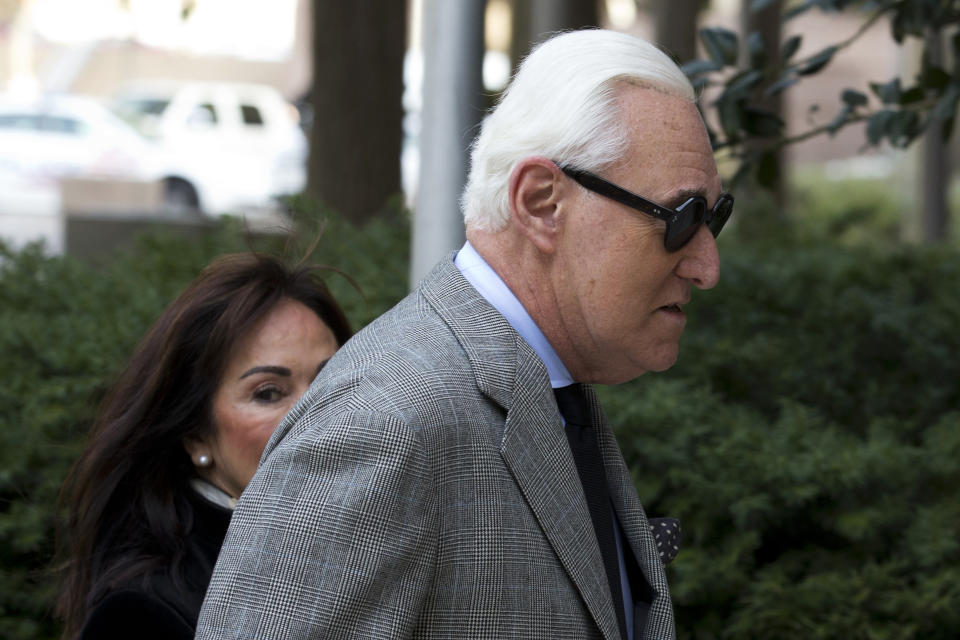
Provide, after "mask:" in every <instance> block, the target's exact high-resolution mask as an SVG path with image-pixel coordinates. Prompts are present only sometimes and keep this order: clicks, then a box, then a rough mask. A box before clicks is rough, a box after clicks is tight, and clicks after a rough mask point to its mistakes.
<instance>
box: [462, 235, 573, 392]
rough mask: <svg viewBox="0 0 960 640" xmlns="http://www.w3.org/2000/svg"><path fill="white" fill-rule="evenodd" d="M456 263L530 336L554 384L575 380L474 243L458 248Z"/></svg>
mask: <svg viewBox="0 0 960 640" xmlns="http://www.w3.org/2000/svg"><path fill="white" fill-rule="evenodd" d="M453 264H454V265H456V267H457V268H458V269H459V270H460V272H461V273H462V274H463V277H464V278H466V279H467V282H469V283H470V284H472V285H473V288H474V289H476V290H477V292H479V293H480V295H481V296H483V298H484V299H486V301H487V302H489V303H490V304H491V305H493V308H494V309H496V310H497V311H499V312H500V313H501V314H502V315H503V317H504V318H506V319H507V322H509V323H510V326H512V327H513V328H514V329H516V331H517V333H519V334H520V337H521V338H523V339H524V340H526V342H527V344H529V345H530V346H531V347H532V348H533V350H534V352H536V354H537V355H538V356H539V357H540V360H542V361H543V364H544V365H545V366H546V367H547V374H548V375H549V376H550V386H551V387H565V386H567V385H569V384H573V383H574V382H575V381H574V379H573V376H571V375H570V372H569V371H567V368H566V367H565V366H564V364H563V362H562V361H561V360H560V356H558V355H557V352H556V351H554V349H553V347H552V346H551V345H550V343H549V342H548V341H547V337H546V336H545V335H543V332H542V331H540V328H539V327H538V326H537V324H536V323H535V322H534V321H533V318H531V317H530V314H529V313H527V310H526V309H524V308H523V305H522V304H520V301H519V300H518V299H517V296H515V295H513V292H512V291H510V287H508V286H507V283H505V282H504V281H503V279H501V278H500V276H499V275H497V272H496V271H494V270H493V268H492V267H491V266H490V265H489V264H487V261H486V260H484V259H483V257H482V256H481V255H480V254H479V253H477V250H476V249H474V248H473V245H471V244H470V242H469V241H467V242H466V243H465V244H464V245H463V248H462V249H460V251H458V252H457V255H456V257H455V258H454V260H453Z"/></svg>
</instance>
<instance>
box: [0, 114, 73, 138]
mask: <svg viewBox="0 0 960 640" xmlns="http://www.w3.org/2000/svg"><path fill="white" fill-rule="evenodd" d="M0 129H12V130H17V131H44V132H47V133H60V134H66V135H74V136H79V135H83V134H85V133H86V132H87V130H88V129H89V126H88V125H87V124H86V123H85V122H82V121H80V120H77V119H76V118H67V117H64V116H51V115H46V114H33V113H5V114H3V115H0Z"/></svg>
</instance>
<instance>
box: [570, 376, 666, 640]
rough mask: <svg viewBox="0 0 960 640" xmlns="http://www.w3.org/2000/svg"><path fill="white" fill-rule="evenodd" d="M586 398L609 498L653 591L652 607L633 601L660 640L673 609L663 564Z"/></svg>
mask: <svg viewBox="0 0 960 640" xmlns="http://www.w3.org/2000/svg"><path fill="white" fill-rule="evenodd" d="M587 397H588V398H589V401H590V405H591V409H592V416H593V423H594V425H596V426H598V429H597V431H598V434H599V438H600V451H601V453H602V455H603V464H604V468H605V469H606V472H607V486H608V487H609V489H610V497H611V499H612V500H613V505H614V509H615V510H616V512H617V518H619V519H620V525H621V526H622V527H623V531H624V533H625V534H626V538H627V542H628V543H629V545H630V550H631V551H633V556H634V558H635V559H636V561H637V564H638V565H639V568H640V571H641V572H642V573H643V576H644V578H646V582H647V584H648V585H649V587H650V588H651V589H652V593H651V594H649V595H650V597H651V599H652V604H651V605H650V606H649V607H645V606H644V605H643V604H642V603H641V602H640V601H641V600H642V596H643V595H644V594H637V593H634V600H635V601H637V602H638V605H639V606H640V608H641V609H647V610H649V611H648V613H649V615H650V616H651V617H653V618H655V619H653V620H652V621H651V624H647V625H646V627H647V629H648V630H652V633H651V634H650V637H656V638H660V637H663V634H664V633H669V634H670V636H672V635H673V608H672V605H671V603H670V593H669V589H668V587H667V578H666V574H665V572H664V570H663V563H662V562H661V561H660V556H659V554H658V552H657V544H656V541H655V540H654V538H653V533H652V532H651V531H650V524H649V522H648V521H647V516H646V513H645V512H644V509H643V505H642V504H641V503H640V498H639V497H638V496H637V489H636V487H635V486H634V484H633V479H632V478H631V477H630V471H629V469H628V468H627V465H626V463H625V462H624V460H623V455H622V454H621V453H620V447H619V446H618V445H617V441H616V438H615V436H614V434H613V432H612V431H611V430H610V427H609V425H607V421H606V417H605V416H604V414H603V409H602V408H601V406H600V402H599V400H598V399H597V395H596V393H595V392H594V390H593V389H592V388H590V387H588V391H587ZM665 630H666V631H665ZM642 637H646V636H641V635H635V636H634V638H635V640H640V639H641V638H642Z"/></svg>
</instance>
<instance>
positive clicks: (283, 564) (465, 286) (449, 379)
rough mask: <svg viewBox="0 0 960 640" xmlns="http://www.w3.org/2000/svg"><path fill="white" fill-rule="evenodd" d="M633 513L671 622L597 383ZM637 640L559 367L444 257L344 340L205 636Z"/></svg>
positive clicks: (218, 585) (233, 554)
mask: <svg viewBox="0 0 960 640" xmlns="http://www.w3.org/2000/svg"><path fill="white" fill-rule="evenodd" d="M588 394H589V395H590V397H591V403H592V406H593V420H594V423H595V425H597V426H599V427H600V428H599V429H597V431H598V433H599V438H600V449H601V451H602V453H603V456H604V460H605V464H606V468H607V470H608V471H607V473H608V478H607V479H608V482H609V485H610V490H611V493H612V498H613V501H614V503H615V508H616V511H617V515H618V516H619V518H620V522H621V523H622V525H623V528H624V530H625V532H626V536H627V539H628V542H629V545H630V548H631V549H632V551H633V553H634V555H635V556H636V558H637V560H638V564H639V565H640V567H641V569H642V571H643V573H644V574H645V576H646V578H647V581H648V582H649V583H650V585H651V586H652V587H653V589H654V591H655V592H656V593H655V595H654V598H653V603H652V605H651V607H650V610H649V614H648V615H647V616H646V625H645V628H643V629H640V630H638V633H637V634H636V638H638V640H639V639H640V638H656V639H661V638H673V636H674V627H673V612H672V607H671V603H670V595H669V592H668V590H667V583H666V579H665V577H664V572H663V567H662V565H661V563H660V560H659V559H658V554H657V550H656V549H657V547H656V544H655V542H654V539H653V536H652V534H651V533H650V530H649V527H648V524H647V518H646V516H645V515H644V511H643V507H642V506H641V505H640V501H639V499H638V498H637V493H636V490H635V488H634V486H633V484H632V482H631V480H630V476H629V474H628V471H627V467H626V465H625V464H624V461H623V457H622V455H621V453H620V450H619V448H618V447H617V443H616V441H615V439H614V436H613V434H612V432H611V431H610V429H609V428H608V427H607V425H606V422H605V420H604V417H603V415H602V412H601V410H600V406H599V404H598V403H597V400H596V396H595V395H593V392H592V390H589V391H588ZM618 637H619V631H618V629H617V618H616V614H615V613H614V610H613V605H612V603H611V597H610V592H609V588H608V586H607V582H606V579H605V577H604V573H603V562H602V559H601V555H600V550H599V548H598V545H597V541H596V537H595V534H594V530H593V526H592V524H591V521H590V515H589V511H588V508H587V504H586V500H585V498H584V496H583V490H582V488H581V485H580V482H579V479H578V477H577V472H576V468H575V466H574V462H573V457H572V455H571V453H570V448H569V445H568V444H567V440H566V437H565V436H564V433H563V427H562V423H561V421H560V416H559V414H558V412H557V405H556V401H555V400H554V397H553V393H552V391H551V388H550V383H549V379H548V377H547V372H546V368H545V367H544V365H543V363H542V362H541V361H540V359H539V358H538V357H537V355H536V354H535V353H534V351H533V350H532V349H531V348H530V346H529V345H528V344H527V343H526V342H525V341H524V340H523V339H522V338H521V337H520V336H519V334H517V333H516V331H514V330H513V328H512V327H511V326H510V325H509V324H508V323H507V321H506V320H505V319H504V317H503V316H502V315H500V313H499V312H497V311H496V310H495V309H494V308H493V307H492V306H491V305H490V304H489V303H488V302H486V300H484V299H483V298H482V297H481V296H480V295H479V294H478V293H477V292H476V290H475V289H474V288H473V287H472V286H471V285H470V284H469V283H468V282H467V281H466V280H465V279H464V278H463V276H462V275H461V274H460V272H459V271H458V270H457V268H456V267H455V266H454V265H453V263H452V262H451V261H450V260H449V259H447V260H444V261H443V262H441V263H440V264H439V265H438V266H437V267H436V268H435V269H434V270H433V271H432V272H431V274H430V275H429V276H427V278H426V279H425V280H424V281H423V283H421V285H420V287H419V288H418V289H417V290H416V291H414V292H413V293H411V294H410V295H409V296H408V297H407V298H406V299H404V300H403V301H402V302H400V303H399V304H398V305H397V306H396V307H394V308H393V309H392V310H391V311H389V312H387V313H386V314H384V315H383V316H381V317H380V318H379V319H377V320H376V321H375V322H373V323H371V324H370V325H369V326H368V327H366V328H365V329H364V330H363V331H361V332H359V333H358V334H357V335H356V336H355V337H354V338H353V339H352V340H350V342H349V343H347V345H345V346H344V347H343V348H342V349H341V350H340V351H339V352H338V353H337V354H336V356H334V359H333V360H331V362H330V364H329V365H328V366H327V367H326V368H325V369H324V371H323V373H322V374H321V375H320V376H319V377H318V378H317V380H316V381H315V382H314V383H313V385H312V386H311V388H310V389H309V391H308V392H307V393H306V395H305V396H304V397H303V399H302V400H301V401H300V402H299V403H298V404H297V405H296V406H295V407H294V408H293V409H292V410H291V412H290V414H288V415H287V416H286V418H285V419H284V420H283V422H282V423H281V424H280V426H279V427H278V428H277V431H276V432H275V433H274V435H273V438H272V439H271V440H270V442H269V444H268V445H267V449H266V451H265V452H264V458H263V460H262V461H261V466H260V469H259V470H258V472H257V474H256V476H255V477H254V479H253V481H252V482H251V484H250V486H249V487H248V488H247V490H246V492H245V493H244V494H243V496H242V498H241V499H240V502H239V504H238V505H237V510H236V512H235V513H234V516H233V521H232V523H231V525H230V530H229V533H228V534H227V537H226V540H225V542H224V545H223V548H222V550H221V552H220V558H219V561H218V563H217V566H216V570H215V571H214V574H213V579H212V581H211V584H210V588H209V590H208V592H207V596H206V600H205V601H204V605H203V610H202V612H201V615H200V621H199V626H198V631H197V638H201V639H213V638H363V639H370V638H457V639H461V638H491V639H493V638H497V639H499V638H523V639H534V638H541V639H544V640H546V639H550V640H555V639H557V638H571V639H573V638H575V639H577V640H582V639H584V638H605V639H607V640H612V639H615V638H618Z"/></svg>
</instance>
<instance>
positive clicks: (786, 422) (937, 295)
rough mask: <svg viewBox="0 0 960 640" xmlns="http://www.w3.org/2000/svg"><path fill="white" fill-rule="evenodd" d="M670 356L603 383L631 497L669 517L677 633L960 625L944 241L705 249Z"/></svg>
mask: <svg viewBox="0 0 960 640" xmlns="http://www.w3.org/2000/svg"><path fill="white" fill-rule="evenodd" d="M724 250H725V253H724V265H723V268H724V273H723V277H722V279H721V283H720V284H719V285H718V286H717V287H716V288H715V289H714V290H713V291H710V292H709V293H704V294H699V295H695V297H694V301H693V304H691V305H690V306H689V307H688V309H689V311H690V321H689V324H688V329H687V332H686V334H685V336H684V340H683V342H682V344H681V353H680V359H679V361H678V363H677V364H676V365H675V366H674V368H672V369H671V370H670V371H668V372H666V373H664V374H656V375H652V374H648V375H646V376H643V377H642V378H640V379H639V380H637V381H634V382H633V383H630V384H628V385H623V386H621V387H617V388H615V389H604V390H603V392H604V393H603V396H604V397H603V399H604V404H605V408H606V410H607V414H608V415H609V416H610V418H611V421H612V422H613V423H614V426H615V428H616V430H617V431H618V435H619V438H620V441H621V445H622V446H623V449H624V453H625V455H626V457H627V460H628V462H629V463H630V466H631V469H632V470H633V473H634V476H635V480H636V482H637V485H638V488H639V491H640V494H641V496H643V498H644V500H645V503H646V507H647V510H648V512H649V513H651V514H653V515H670V516H675V517H679V518H680V519H681V522H682V523H683V528H684V538H685V541H684V544H683V546H682V548H681V553H680V555H679V556H678V558H677V560H676V561H675V562H674V564H673V565H671V567H670V569H668V571H669V572H670V574H671V590H672V594H673V597H674V600H675V605H676V609H677V611H676V613H677V620H678V633H679V636H680V637H681V638H798V639H799V638H898V639H899V638H903V639H906V638H952V637H954V636H955V633H956V630H957V629H958V628H960V537H958V533H960V502H958V501H957V499H956V488H957V487H958V486H960V410H958V408H960V386H958V385H957V380H960V363H958V360H957V358H956V354H957V353H960V336H958V334H957V332H956V327H957V326H960V299H958V297H957V296H956V286H955V285H956V282H957V278H958V277H960V255H958V254H957V253H956V252H951V251H947V250H939V251H935V250H923V249H905V248H893V249H876V248H869V247H863V246H858V247H854V246H848V247H841V246H838V245H835V244H821V245H819V246H810V247H808V248H798V247H794V248H792V249H790V250H785V247H783V246H779V247H776V248H770V249H766V250H758V249H749V250H748V249H745V248H743V247H740V246H736V245H729V244H728V245H726V246H725V247H724Z"/></svg>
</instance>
